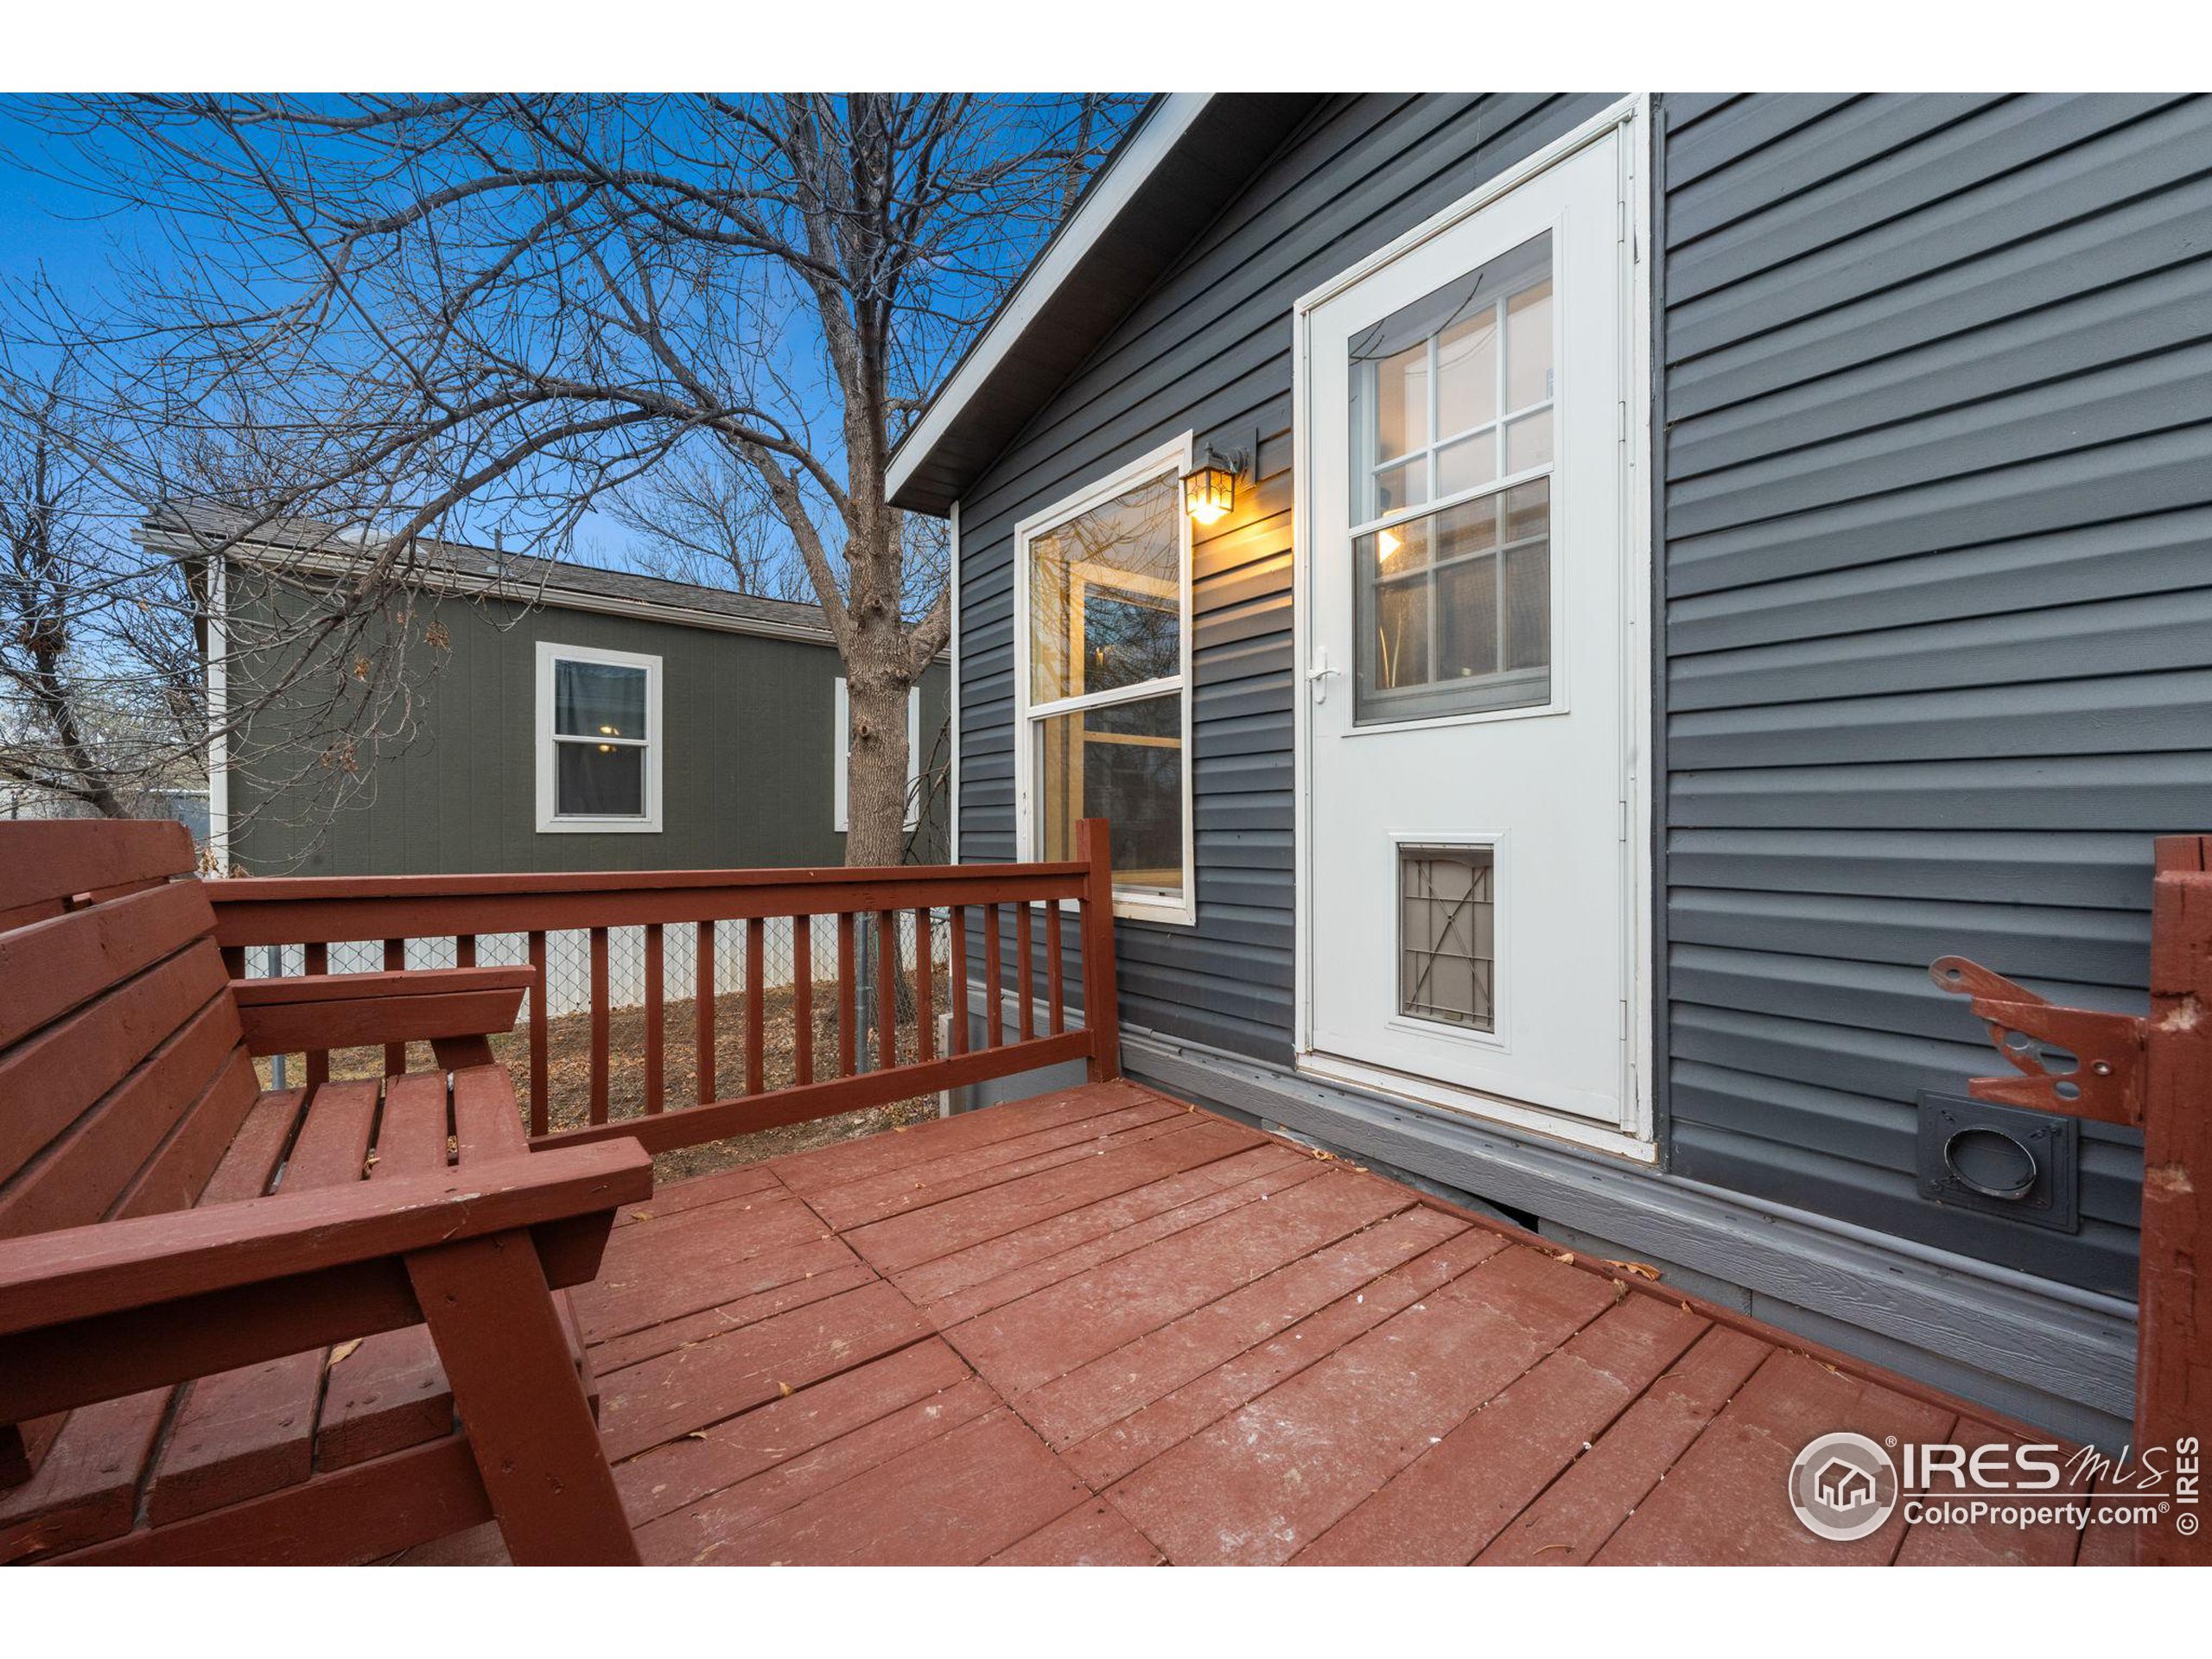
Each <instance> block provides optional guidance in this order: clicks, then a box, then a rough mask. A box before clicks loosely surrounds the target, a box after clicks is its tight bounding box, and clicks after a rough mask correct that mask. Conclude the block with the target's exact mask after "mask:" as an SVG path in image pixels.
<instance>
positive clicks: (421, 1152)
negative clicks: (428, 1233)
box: [315, 1071, 453, 1470]
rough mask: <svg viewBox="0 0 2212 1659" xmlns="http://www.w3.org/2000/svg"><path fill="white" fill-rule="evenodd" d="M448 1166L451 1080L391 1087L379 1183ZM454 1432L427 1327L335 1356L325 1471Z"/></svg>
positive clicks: (407, 1079)
mask: <svg viewBox="0 0 2212 1659" xmlns="http://www.w3.org/2000/svg"><path fill="white" fill-rule="evenodd" d="M445 1166H446V1080H445V1078H444V1077H442V1076H441V1075H439V1074H438V1073H436V1072H432V1071H416V1072H410V1073H408V1074H406V1075H404V1076H402V1077H393V1078H391V1079H390V1080H389V1081H388V1082H387V1083H386V1084H385V1103H384V1122H383V1123H382V1125H381V1126H380V1127H379V1128H378V1131H377V1144H376V1161H375V1163H374V1164H373V1166H372V1167H371V1168H370V1170H369V1179H370V1181H371V1182H372V1183H374V1182H376V1181H378V1180H387V1179H390V1178H391V1177H392V1176H394V1175H401V1174H405V1175H419V1174H422V1173H425V1172H427V1171H429V1170H434V1169H442V1168H444V1167H445ZM452 1427H453V1391H452V1390H451V1389H448V1388H447V1386H446V1374H445V1371H444V1370H443V1369H442V1367H441V1366H440V1365H439V1363H438V1351H437V1347H436V1344H434V1343H433V1342H432V1341H431V1340H430V1332H429V1327H428V1326H426V1325H413V1326H410V1327H409V1328H408V1329H407V1330H404V1331H384V1332H378V1334H377V1335H375V1336H373V1337H371V1338H368V1339H367V1340H365V1341H364V1342H362V1343H360V1344H359V1345H358V1346H355V1347H353V1348H351V1349H347V1350H343V1351H334V1357H333V1358H332V1361H331V1365H330V1376H329V1383H328V1385H327V1389H326V1390H325V1392H324V1395H323V1403H322V1421H321V1425H320V1426H319V1427H318V1428H317V1429H316V1431H315V1467H317V1468H318V1469H325V1470H328V1469H344V1468H348V1467H350V1466H351V1465H354V1464H357V1463H365V1462H366V1461H367V1460H368V1459H371V1458H378V1457H382V1456H384V1455H385V1453H386V1452H397V1451H400V1450H402V1449H403V1448H404V1447H407V1446H416V1445H419V1444H420V1443H421V1442H423V1441H424V1440H432V1439H435V1437H436V1436H438V1435H440V1434H443V1433H448V1432H449V1431H450V1430H451V1429H452Z"/></svg>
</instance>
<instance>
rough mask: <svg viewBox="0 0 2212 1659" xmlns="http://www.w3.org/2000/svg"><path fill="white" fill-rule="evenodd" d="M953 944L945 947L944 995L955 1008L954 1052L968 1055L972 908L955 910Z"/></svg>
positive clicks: (953, 1013)
mask: <svg viewBox="0 0 2212 1659" xmlns="http://www.w3.org/2000/svg"><path fill="white" fill-rule="evenodd" d="M951 913H952V926H951V930H950V931H951V935H952V939H951V943H950V944H948V945H947V946H946V947H945V972H944V978H945V987H944V994H945V995H946V997H947V998H949V999H950V1001H951V1004H952V1052H954V1053H955V1054H965V1053H966V1052H968V906H965V905H955V906H952V912H951Z"/></svg>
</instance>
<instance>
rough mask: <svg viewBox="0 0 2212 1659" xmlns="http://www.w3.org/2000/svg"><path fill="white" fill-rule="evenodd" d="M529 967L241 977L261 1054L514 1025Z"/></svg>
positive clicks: (243, 1011) (234, 986)
mask: <svg viewBox="0 0 2212 1659" xmlns="http://www.w3.org/2000/svg"><path fill="white" fill-rule="evenodd" d="M536 983H537V976H536V975H535V974H534V973H532V972H531V969H527V968H417V969H394V970H392V971H391V972H387V973H377V974H310V975H307V976H295V977H287V978H272V979H234V980H232V982H231V995H232V998H233V999H234V1000H235V1001H237V1003H238V1020H239V1022H240V1023H241V1024H242V1025H243V1026H244V1027H245V1042H246V1048H247V1050H248V1051H249V1052H251V1053H254V1054H296V1053H301V1052H304V1051H307V1050H309V1049H330V1048H365V1047H369V1046H374V1045H377V1044H381V1043H411V1042H435V1041H438V1040H440V1039H453V1038H467V1037H476V1038H481V1037H486V1036H489V1035H492V1034H494V1033H499V1032H504V1031H512V1030H513V1029H514V1023H515V1015H516V1014H517V1013H518V1011H519V1010H520V1008H521V1007H522V998H523V993H524V991H527V990H529V989H530V988H531V987H532V986H533V985H535V984H536Z"/></svg>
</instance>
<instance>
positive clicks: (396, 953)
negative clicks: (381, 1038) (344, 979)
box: [384, 939, 407, 1077]
mask: <svg viewBox="0 0 2212 1659" xmlns="http://www.w3.org/2000/svg"><path fill="white" fill-rule="evenodd" d="M406 966H407V941H406V940H404V939H386V940H385V942H384V969H385V972H386V973H388V974H396V973H397V972H399V971H400V969H404V967H406ZM406 1069H407V1045H406V1044H404V1043H386V1044H385V1046H384V1074H385V1076H386V1077H397V1076H398V1075H399V1074H400V1073H401V1072H403V1071H405V1070H406Z"/></svg>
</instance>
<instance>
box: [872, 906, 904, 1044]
mask: <svg viewBox="0 0 2212 1659" xmlns="http://www.w3.org/2000/svg"><path fill="white" fill-rule="evenodd" d="M875 1063H876V1065H877V1066H878V1067H879V1068H880V1070H882V1071H889V1070H890V1069H891V1068H892V1067H893V1066H894V1065H898V1064H899V912H897V911H895V910H884V911H878V912H876V917H875Z"/></svg>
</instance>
